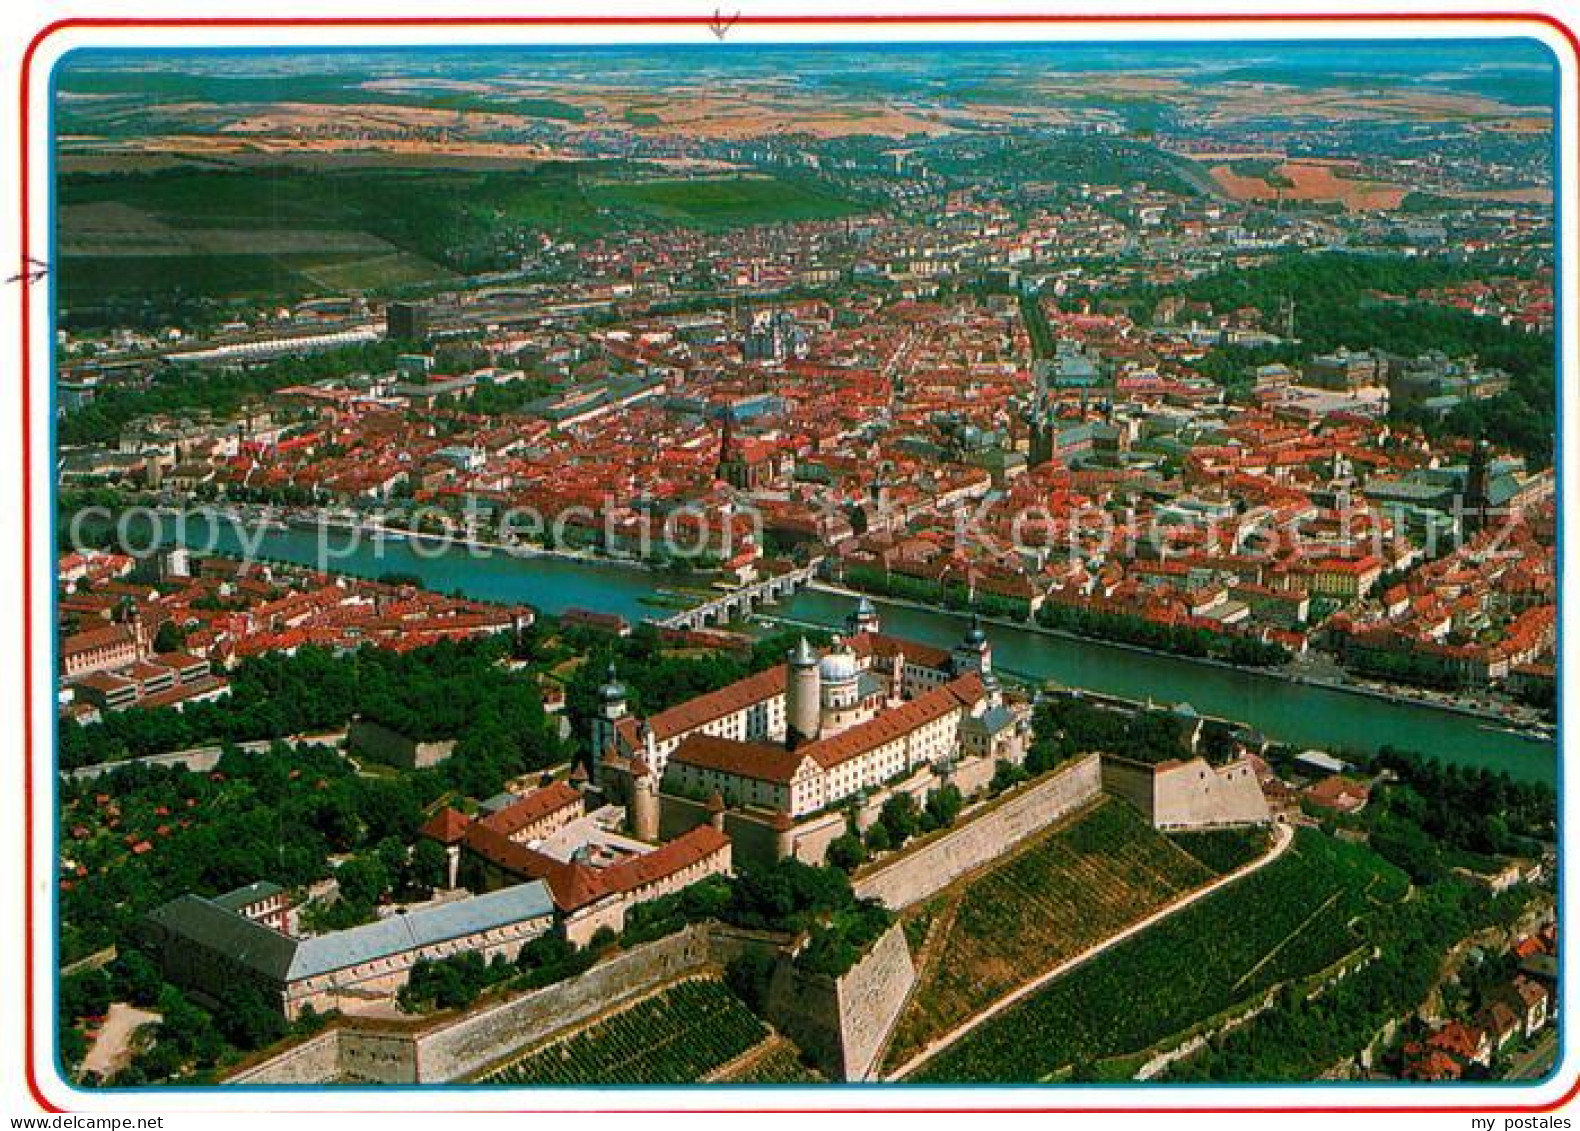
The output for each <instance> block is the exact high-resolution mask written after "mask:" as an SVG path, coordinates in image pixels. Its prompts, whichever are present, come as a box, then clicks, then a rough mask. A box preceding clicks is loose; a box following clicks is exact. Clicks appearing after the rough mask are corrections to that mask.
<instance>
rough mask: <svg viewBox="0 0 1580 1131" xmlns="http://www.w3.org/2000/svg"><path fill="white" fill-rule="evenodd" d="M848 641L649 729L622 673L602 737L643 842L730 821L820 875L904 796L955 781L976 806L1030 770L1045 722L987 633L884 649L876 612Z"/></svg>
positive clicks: (746, 844)
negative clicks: (1034, 729) (1017, 690)
mask: <svg viewBox="0 0 1580 1131" xmlns="http://www.w3.org/2000/svg"><path fill="white" fill-rule="evenodd" d="M846 627H847V632H846V634H845V635H844V636H842V637H836V638H835V639H834V641H833V643H832V644H831V645H830V647H829V648H827V649H826V650H824V651H823V652H821V653H819V651H818V650H817V649H815V648H813V647H812V646H811V645H810V644H809V643H808V642H807V641H806V639H805V638H802V639H801V640H800V641H799V642H798V643H797V645H796V646H795V647H794V648H793V649H791V650H790V652H789V654H788V655H787V656H786V658H785V662H784V663H783V664H779V665H777V666H775V667H773V668H770V669H768V670H767V671H763V672H759V673H757V674H756V675H752V676H749V677H747V678H746V679H743V680H740V681H739V682H737V683H733V684H730V685H729V686H727V687H723V688H720V689H719V690H717V691H714V692H710V693H708V694H706V695H701V696H698V697H696V698H694V699H691V700H688V701H687V702H685V703H681V704H679V705H677V706H675V707H672V708H670V709H669V710H667V711H662V712H660V713H658V714H656V715H654V716H652V717H651V718H647V719H637V718H635V717H633V716H632V715H630V714H629V712H628V711H627V704H626V696H625V689H624V688H623V687H622V686H621V685H620V683H619V681H618V680H617V679H615V678H614V677H613V675H612V674H611V677H610V679H609V681H608V682H607V683H606V684H605V686H604V687H603V689H602V693H601V712H602V713H601V715H600V717H599V718H598V719H596V720H594V724H593V728H592V737H593V741H594V744H595V749H596V750H597V751H598V753H599V754H600V755H601V757H600V762H599V772H598V777H599V781H600V783H601V784H602V785H603V786H604V787H605V788H606V789H607V790H608V791H609V792H610V794H611V795H612V796H616V797H621V798H623V799H624V800H625V803H626V806H627V811H628V814H629V819H630V825H631V829H632V832H633V834H634V835H636V836H638V837H641V838H645V839H657V838H658V836H659V834H660V830H661V828H662V831H663V835H664V836H665V837H668V836H670V835H674V833H675V832H676V831H677V830H678V829H681V828H684V827H686V826H687V825H688V824H692V823H695V822H699V821H703V820H707V821H709V822H710V823H713V824H714V825H715V827H720V826H722V825H723V824H725V823H726V822H728V824H729V825H730V826H731V829H730V833H731V837H732V839H734V840H736V841H737V844H738V845H740V846H741V847H742V848H744V849H746V850H747V852H748V854H749V855H750V854H751V852H750V844H751V843H752V842H753V841H754V840H758V841H764V836H757V837H754V836H753V832H754V831H760V830H754V829H752V828H750V827H748V826H751V825H754V824H755V825H758V826H761V827H762V828H766V829H769V830H771V831H772V834H773V835H772V836H768V837H767V840H771V841H772V842H773V853H774V854H775V855H790V854H794V855H797V856H798V857H800V858H802V859H807V860H809V861H811V862H817V861H820V860H821V858H822V849H823V848H826V842H827V840H829V839H832V836H837V835H838V834H839V833H840V832H843V831H844V828H845V811H846V810H847V809H848V808H852V807H853V808H854V809H855V810H856V811H857V812H858V818H857V819H858V823H860V822H861V821H862V820H863V817H862V814H871V815H873V816H875V814H876V812H877V810H878V809H879V808H881V805H882V802H883V800H885V799H886V798H887V797H888V796H890V795H891V794H892V793H893V792H895V791H896V790H901V791H904V792H907V793H910V794H912V795H913V796H915V797H916V798H917V800H918V801H920V800H922V799H923V798H925V796H926V794H927V793H929V792H931V791H932V790H933V789H936V788H938V787H939V786H940V785H942V784H944V783H946V782H950V783H953V784H956V785H957V786H958V787H959V788H960V790H961V792H962V793H965V794H970V793H973V792H975V791H976V790H977V789H979V788H981V787H982V786H983V785H985V784H986V783H987V782H988V780H990V779H991V777H992V775H993V770H994V766H995V763H997V762H998V761H1000V760H1008V761H1011V762H1014V763H1017V764H1018V763H1019V762H1021V761H1022V760H1024V758H1025V752H1026V747H1027V744H1028V735H1029V731H1030V708H1029V706H1028V705H1026V704H1024V703H1012V702H1007V701H1006V699H1005V696H1004V695H1003V692H1002V690H1001V689H1000V687H999V683H998V679H997V677H996V676H995V675H994V674H993V653H992V647H991V645H990V644H989V642H988V639H987V635H986V633H985V632H984V631H983V630H982V627H981V624H980V623H979V622H977V621H976V620H975V619H973V621H972V625H971V628H970V631H969V632H967V634H966V636H965V638H964V639H963V640H962V641H961V642H960V643H959V644H958V645H956V646H955V647H954V648H953V649H951V650H948V651H945V650H943V649H940V648H933V647H930V646H928V645H925V644H919V643H916V642H914V641H909V640H901V639H898V638H896V637H891V636H886V635H884V634H883V633H882V632H881V625H880V624H879V618H878V613H877V610H876V609H875V608H874V607H873V605H872V603H871V601H869V600H867V599H866V598H862V599H861V601H860V603H859V604H858V605H857V607H856V609H855V611H854V612H853V613H852V614H851V616H850V617H849V618H848V619H847V622H846ZM831 816H832V817H833V818H834V819H833V820H832V821H830V820H829V818H830V817H831ZM810 825H816V826H817V832H818V835H816V836H814V837H811V838H810V839H808V837H807V836H805V835H803V834H806V833H808V831H809V827H810ZM829 833H831V834H832V835H828V834H829ZM803 842H804V843H803ZM765 843H766V842H765Z"/></svg>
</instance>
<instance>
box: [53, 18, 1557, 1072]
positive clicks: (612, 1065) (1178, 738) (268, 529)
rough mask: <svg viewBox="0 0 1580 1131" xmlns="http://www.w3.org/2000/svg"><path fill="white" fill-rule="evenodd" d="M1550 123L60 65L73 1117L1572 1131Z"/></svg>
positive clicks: (59, 484) (706, 52)
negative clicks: (1341, 1102)
mask: <svg viewBox="0 0 1580 1131" xmlns="http://www.w3.org/2000/svg"><path fill="white" fill-rule="evenodd" d="M1557 83H1558V69H1557V65H1556V62H1555V61H1554V59H1553V57H1552V56H1551V55H1550V54H1549V53H1548V51H1547V50H1546V49H1545V48H1544V47H1542V46H1541V45H1540V44H1539V43H1537V42H1536V41H1534V40H1524V39H1498V40H1492V39H1487V40H1480V39H1457V40H1442V41H1413V42H1398V41H1393V42H1383V41H1376V42H1372V41H1326V42H1325V41H1290V42H1280V43H1273V42H1268V43H1255V42H1252V43H1246V42H1235V43H1229V42H1222V43H1218V42H1174V43H1169V42H1155V43H1153V42H1139V41H1136V42H1124V43H1091V42H1049V43H1036V42H1022V43H999V44H994V43H961V44H926V43H915V44H899V43H895V44H823V45H800V44H779V45H761V44H752V45H750V46H748V45H746V44H744V43H735V42H718V43H710V44H706V45H699V46H661V45H648V46H632V47H613V46H598V47H583V48H569V47H566V48H559V47H534V48H503V47H501V48H467V49H458V48H457V49H448V48H447V49H438V48H416V47H413V48H387V49H377V50H375V49H367V50H345V51H339V50H330V49H306V48H303V49H288V48H279V49H268V50H247V51H222V50H208V49H204V50H155V49H148V50H138V51H131V50H116V51H110V50H102V49H93V50H80V51H75V52H72V53H70V54H68V55H67V56H66V57H65V59H64V60H63V62H62V63H61V64H60V65H59V66H58V67H57V69H56V71H55V74H54V76H53V91H54V96H53V97H54V102H53V105H52V108H51V110H52V122H53V127H52V128H53V134H52V139H53V152H52V157H53V167H52V178H53V188H54V200H53V208H54V233H53V234H54V246H53V247H52V248H51V249H50V257H49V262H50V264H51V271H50V274H49V286H50V288H51V295H52V298H51V302H52V304H53V313H54V339H55V357H54V365H53V386H52V389H51V395H52V407H53V415H54V424H55V435H54V440H53V443H54V454H55V469H56V481H55V484H54V486H55V492H54V497H55V511H54V515H53V520H54V537H55V553H56V562H57V568H56V573H55V577H54V590H55V594H54V596H55V600H54V610H55V617H54V621H53V624H54V632H55V665H56V673H55V674H56V683H55V685H54V690H55V707H54V709H55V710H56V712H57V718H56V720H55V725H56V746H55V749H56V771H57V782H56V793H55V797H56V803H57V812H56V828H55V830H54V831H55V837H54V843H53V853H54V858H55V872H56V878H55V883H54V891H53V896H54V905H53V912H54V914H53V922H54V932H53V937H52V939H51V941H50V945H51V946H53V948H54V952H55V957H56V960H57V966H58V971H59V974H58V982H57V990H56V995H55V999H54V1000H55V1002H56V1005H57V1018H56V1026H55V1035H56V1054H57V1063H58V1070H59V1072H60V1074H61V1076H62V1077H63V1079H65V1080H66V1081H68V1082H70V1083H71V1084H73V1085H74V1086H78V1087H83V1088H107V1089H153V1088H168V1087H175V1086H189V1085H205V1086H206V1085H213V1086H219V1087H222V1088H237V1089H245V1088H257V1087H261V1086H266V1085H269V1086H279V1085H292V1086H310V1087H316V1086H323V1087H329V1086H343V1087H352V1088H357V1087H361V1088H369V1087H377V1086H384V1085H419V1084H420V1085H435V1086H445V1085H449V1086H469V1087H481V1088H500V1089H503V1088H513V1089H535V1088H579V1087H580V1088H586V1087H607V1086H612V1085H621V1086H635V1085H647V1086H655V1085H658V1086H677V1085H686V1086H691V1085H695V1086H698V1087H700V1088H707V1089H719V1088H727V1087H732V1086H744V1085H755V1086H764V1085H767V1086H796V1087H802V1088H816V1087H825V1088H826V1087H829V1086H832V1085H839V1084H848V1083H858V1082H860V1083H873V1084H876V1083H881V1084H890V1085H896V1086H899V1085H918V1084H928V1085H967V1084H997V1085H1031V1084H1039V1085H1046V1086H1049V1087H1058V1086H1061V1085H1076V1084H1108V1085H1124V1086H1127V1087H1132V1088H1138V1089H1142V1090H1146V1089H1151V1088H1161V1087H1166V1086H1168V1085H1175V1084H1200V1083H1214V1084H1233V1083H1257V1084H1312V1085H1322V1086H1332V1087H1337V1086H1339V1085H1345V1084H1355V1083H1359V1082H1371V1083H1393V1084H1410V1085H1419V1086H1421V1087H1423V1088H1424V1087H1429V1086H1445V1085H1453V1084H1462V1083H1475V1082H1488V1081H1503V1082H1514V1083H1521V1082H1524V1083H1535V1082H1538V1081H1542V1080H1544V1079H1546V1078H1547V1077H1548V1076H1549V1075H1550V1074H1551V1073H1552V1072H1553V1071H1554V1070H1555V1068H1556V1065H1557V1061H1558V1054H1559V1044H1560V1042H1559V1033H1558V1029H1559V1025H1558V1017H1559V1007H1560V1003H1559V1001H1558V994H1559V989H1560V986H1559V978H1558V973H1559V965H1560V952H1559V949H1558V948H1559V925H1558V915H1557V906H1558V898H1557V892H1558V883H1559V871H1560V860H1559V852H1558V813H1557V810H1558V800H1557V786H1558V783H1559V778H1560V774H1559V758H1558V687H1559V683H1558V679H1557V677H1556V672H1555V668H1556V650H1557V634H1558V617H1559V612H1558V569H1557V554H1556V545H1557V539H1558V536H1559V535H1558V527H1559V520H1560V515H1561V507H1560V504H1559V501H1558V497H1557V479H1556V476H1555V471H1554V463H1555V448H1556V445H1557V425H1556V420H1557V416H1556V412H1557V409H1556V404H1557V387H1558V386H1557V378H1556V362H1555V359H1556V356H1557V355H1556V352H1555V340H1556V327H1555V311H1556V308H1555V302H1554V296H1555V282H1554V280H1555V275H1554V272H1555V244H1556V224H1557V217H1556V214H1555V200H1557V199H1560V196H1559V193H1558V186H1557V184H1556V180H1557V172H1556V168H1555V150H1554V144H1555V143H1554V139H1555V136H1556V129H1557V123H1556V121H1555V115H1556V112H1557V98H1558V87H1557Z"/></svg>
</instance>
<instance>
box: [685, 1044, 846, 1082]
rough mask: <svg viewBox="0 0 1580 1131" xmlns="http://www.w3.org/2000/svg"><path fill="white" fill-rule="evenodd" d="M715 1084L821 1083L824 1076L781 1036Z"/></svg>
mask: <svg viewBox="0 0 1580 1131" xmlns="http://www.w3.org/2000/svg"><path fill="white" fill-rule="evenodd" d="M712 1083H717V1084H821V1083H824V1076H823V1074H822V1073H821V1072H819V1071H818V1070H817V1069H815V1068H812V1067H810V1066H809V1065H807V1064H806V1062H805V1061H803V1060H802V1059H801V1050H800V1049H799V1048H797V1047H796V1046H795V1044H794V1043H793V1042H791V1041H789V1040H786V1039H785V1038H784V1037H777V1036H776V1037H772V1038H770V1039H769V1040H768V1041H766V1042H764V1044H763V1047H762V1048H761V1049H760V1050H759V1051H758V1052H757V1053H754V1054H753V1055H752V1056H751V1057H750V1058H748V1059H746V1060H744V1061H742V1063H741V1064H739V1065H737V1066H736V1067H735V1068H733V1069H732V1070H731V1071H729V1072H727V1073H725V1074H724V1075H722V1076H719V1077H717V1078H715V1079H714V1080H713V1081H712Z"/></svg>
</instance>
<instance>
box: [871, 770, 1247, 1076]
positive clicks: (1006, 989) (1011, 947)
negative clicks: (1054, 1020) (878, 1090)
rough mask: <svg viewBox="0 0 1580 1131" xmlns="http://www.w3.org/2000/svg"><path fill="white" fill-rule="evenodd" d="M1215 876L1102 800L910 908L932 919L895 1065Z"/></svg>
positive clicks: (893, 1048)
mask: <svg viewBox="0 0 1580 1131" xmlns="http://www.w3.org/2000/svg"><path fill="white" fill-rule="evenodd" d="M1253 855H1254V854H1253ZM1225 859H1229V854H1227V853H1226V854H1225ZM1222 870H1232V868H1228V869H1222ZM1219 874H1220V869H1219V868H1217V867H1215V866H1214V865H1213V864H1212V863H1203V862H1202V861H1200V860H1198V859H1197V858H1196V857H1195V856H1193V855H1191V854H1190V853H1189V852H1186V851H1182V850H1181V849H1180V848H1179V847H1177V846H1176V844H1175V843H1174V842H1172V841H1171V840H1170V839H1169V838H1168V837H1165V836H1163V835H1162V834H1160V833H1158V832H1156V831H1154V830H1153V829H1152V827H1151V826H1150V825H1149V824H1148V823H1147V821H1146V819H1145V818H1144V817H1142V816H1141V814H1140V813H1138V812H1137V811H1136V810H1135V809H1133V808H1131V807H1130V806H1129V805H1126V804H1125V803H1124V802H1122V801H1117V800H1113V799H1110V798H1105V799H1103V800H1102V801H1099V802H1098V803H1097V805H1096V806H1095V807H1093V808H1091V809H1088V810H1087V811H1085V812H1084V813H1082V814H1081V815H1079V816H1078V817H1076V818H1075V819H1074V820H1072V821H1070V822H1068V823H1066V824H1063V825H1061V826H1059V827H1057V828H1056V829H1055V830H1054V831H1053V832H1052V833H1050V834H1048V835H1046V836H1045V837H1043V838H1042V839H1041V840H1039V841H1038V842H1036V843H1035V844H1034V845H1033V846H1032V847H1031V848H1030V849H1028V850H1027V851H1024V852H1021V853H1019V854H1018V855H1016V856H1014V857H1012V858H1011V859H1009V860H1007V861H1005V862H1003V863H1001V864H999V865H998V866H996V867H994V868H993V869H992V870H991V871H989V872H987V873H985V874H983V875H981V876H979V877H977V878H975V879H971V880H968V881H967V882H966V883H965V884H964V886H963V887H961V888H959V889H958V890H956V891H954V892H953V893H950V894H947V895H946V896H945V898H944V899H943V900H931V901H929V902H928V903H927V904H926V905H925V906H924V907H922V908H919V909H918V910H917V912H916V913H915V914H913V916H912V918H917V917H919V916H925V917H927V918H928V919H930V920H931V922H932V923H934V924H935V925H933V926H931V927H930V928H929V929H928V930H927V931H926V933H925V936H924V938H923V941H922V942H921V946H920V947H918V948H917V949H918V950H920V951H921V953H922V955H923V969H922V973H921V983H920V985H919V986H918V987H917V990H916V992H915V993H914V994H913V995H912V997H911V1001H910V1004H909V1006H908V1007H907V1009H906V1011H905V1013H904V1014H903V1015H902V1016H901V1018H900V1021H899V1024H898V1026H897V1027H896V1030H895V1035H894V1039H893V1041H892V1042H891V1043H890V1046H889V1053H888V1058H887V1059H888V1062H889V1065H890V1067H891V1068H893V1067H897V1066H898V1065H901V1064H904V1063H905V1062H906V1061H907V1060H908V1059H910V1058H911V1057H912V1056H914V1055H915V1054H916V1053H918V1052H920V1051H921V1050H922V1049H923V1048H925V1047H926V1045H927V1043H928V1042H929V1041H931V1040H933V1039H935V1038H937V1037H938V1036H940V1035H942V1034H943V1033H946V1032H948V1031H949V1030H950V1029H951V1028H953V1027H954V1026H955V1025H958V1024H960V1023H961V1022H963V1021H965V1020H966V1019H967V1018H969V1017H970V1016H971V1015H972V1014H974V1013H976V1012H978V1011H979V1010H981V1009H983V1008H985V1007H986V1006H988V1005H990V1004H992V1003H993V1002H995V1001H997V1000H998V999H1000V998H1002V997H1003V996H1004V995H1006V994H1008V993H1010V992H1012V991H1014V990H1016V989H1018V988H1019V987H1020V986H1023V985H1025V984H1026V983H1027V982H1029V981H1031V980H1032V979H1033V978H1036V977H1037V976H1039V975H1040V974H1042V973H1043V972H1045V971H1047V970H1050V969H1052V968H1053V967H1055V966H1057V965H1059V964H1060V963H1061V962H1064V961H1066V960H1067V959H1070V958H1073V957H1074V956H1076V955H1077V954H1080V953H1081V952H1082V951H1084V950H1087V949H1089V948H1090V947H1092V946H1095V945H1096V944H1097V943H1099V942H1101V941H1103V940H1104V939H1105V938H1108V937H1109V936H1111V935H1113V934H1115V933H1116V932H1118V931H1120V930H1123V929H1124V928H1125V927H1128V926H1129V925H1130V924H1132V923H1134V922H1136V921H1137V920H1140V919H1143V918H1145V917H1146V916H1147V915H1150V914H1151V913H1152V912H1154V911H1156V910H1158V909H1159V908H1161V907H1163V906H1164V905H1166V904H1168V903H1170V902H1172V901H1173V900H1175V899H1177V898H1179V897H1180V896H1181V895H1184V894H1185V893H1187V892H1189V891H1192V890H1194V889H1196V888H1198V887H1201V886H1202V885H1203V884H1206V883H1208V882H1210V881H1211V880H1212V879H1214V878H1215V877H1216V876H1217V875H1219ZM914 941H916V940H913V942H914Z"/></svg>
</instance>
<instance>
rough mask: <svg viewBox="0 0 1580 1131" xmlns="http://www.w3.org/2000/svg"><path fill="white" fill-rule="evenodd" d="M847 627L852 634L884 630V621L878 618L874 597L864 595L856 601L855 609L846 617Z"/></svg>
mask: <svg viewBox="0 0 1580 1131" xmlns="http://www.w3.org/2000/svg"><path fill="white" fill-rule="evenodd" d="M845 627H846V629H847V630H848V631H849V632H850V635H852V636H859V635H861V634H862V633H863V632H881V631H883V623H882V622H881V621H880V620H879V619H878V609H877V606H876V605H874V604H873V603H872V598H870V597H868V596H866V595H865V594H863V595H862V598H861V600H859V601H857V602H856V608H855V611H853V612H852V613H851V614H850V615H849V616H848V617H846V618H845Z"/></svg>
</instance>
